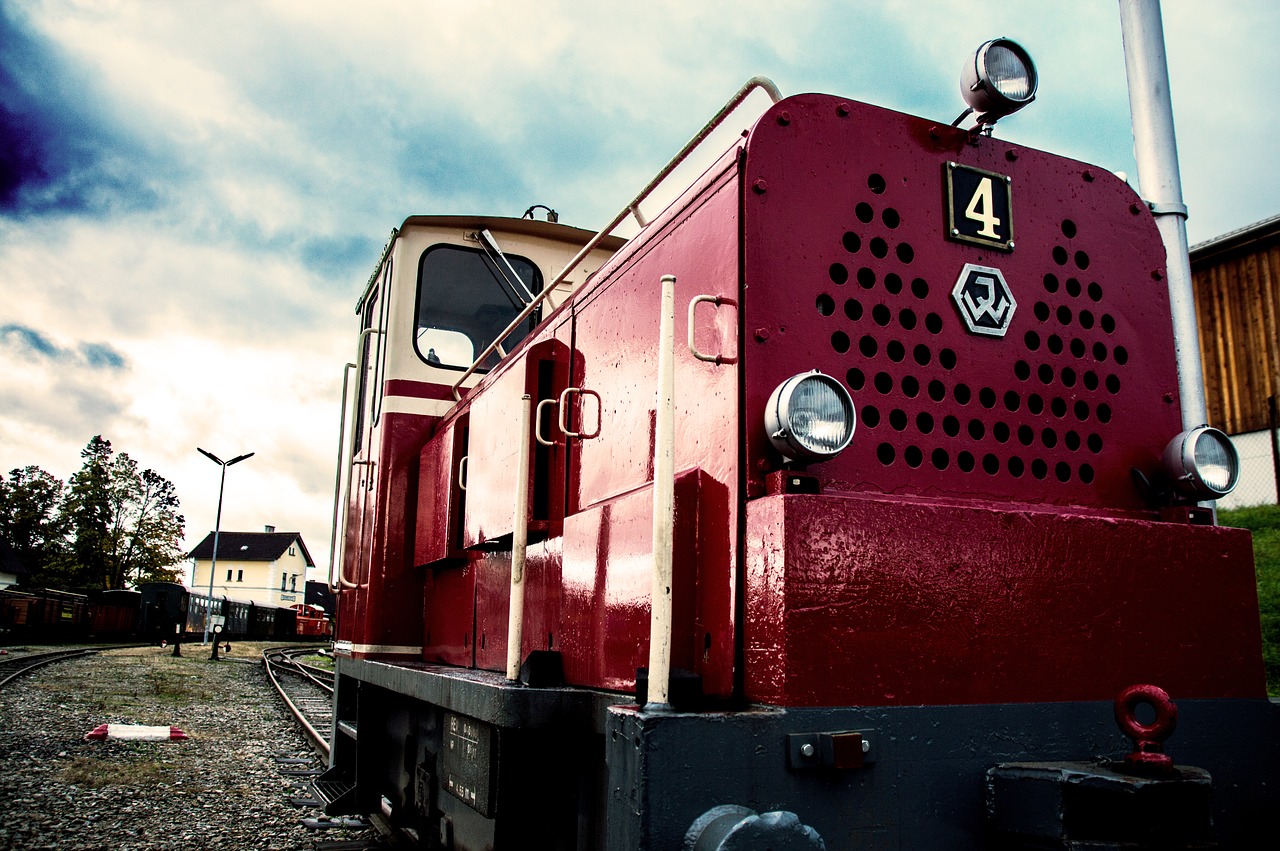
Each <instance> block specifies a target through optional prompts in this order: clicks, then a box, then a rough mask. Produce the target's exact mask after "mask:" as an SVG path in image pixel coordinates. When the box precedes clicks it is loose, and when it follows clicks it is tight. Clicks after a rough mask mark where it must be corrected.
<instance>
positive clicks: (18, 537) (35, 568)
mask: <svg viewBox="0 0 1280 851" xmlns="http://www.w3.org/2000/svg"><path fill="white" fill-rule="evenodd" d="M62 498H63V484H62V481H61V480H60V479H58V478H57V477H55V476H54V475H53V474H51V473H48V472H46V471H44V470H42V469H40V468H39V467H36V466H27V467H21V468H15V469H13V470H10V471H9V480H8V481H7V482H6V481H5V480H4V477H3V476H0V538H4V540H5V541H6V542H8V544H9V547H10V548H11V550H12V552H13V555H14V557H15V558H16V559H17V561H18V562H19V563H21V564H22V565H23V566H24V567H26V568H27V569H28V570H30V571H31V579H30V580H29V582H30V584H41V585H43V584H49V580H50V579H54V580H55V581H57V579H58V575H59V574H60V573H61V571H62V570H63V569H64V568H65V563H66V556H67V539H66V531H67V528H66V524H65V522H64V520H63V516H62V512H61V503H62Z"/></svg>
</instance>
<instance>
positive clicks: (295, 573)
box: [190, 526, 315, 606]
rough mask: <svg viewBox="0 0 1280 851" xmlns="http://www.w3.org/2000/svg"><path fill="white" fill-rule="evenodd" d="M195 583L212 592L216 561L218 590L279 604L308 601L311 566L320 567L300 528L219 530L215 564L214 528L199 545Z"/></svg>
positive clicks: (233, 597)
mask: <svg viewBox="0 0 1280 851" xmlns="http://www.w3.org/2000/svg"><path fill="white" fill-rule="evenodd" d="M190 558H192V559H193V560H194V561H195V568H194V570H193V575H192V580H191V588H192V590H193V591H195V592H198V593H204V594H207V593H208V592H209V568H210V567H211V566H213V569H214V571H215V572H214V575H213V596H215V597H227V598H228V599H231V600H241V601H243V602H252V603H260V604H269V605H275V606H291V605H293V604H294V603H302V602H305V599H306V589H307V568H309V567H315V562H314V561H312V560H311V554H310V553H309V552H307V545H306V544H304V543H303V542H302V536H301V535H299V534H298V533H297V532H277V531H276V529H275V527H274V526H267V527H266V531H265V532H226V531H223V532H219V533H218V558H217V564H216V566H214V565H213V533H212V532H210V533H209V534H208V535H207V536H206V537H205V539H204V540H203V541H201V542H200V543H199V544H198V545H197V546H196V548H195V549H194V550H192V551H191V555H190Z"/></svg>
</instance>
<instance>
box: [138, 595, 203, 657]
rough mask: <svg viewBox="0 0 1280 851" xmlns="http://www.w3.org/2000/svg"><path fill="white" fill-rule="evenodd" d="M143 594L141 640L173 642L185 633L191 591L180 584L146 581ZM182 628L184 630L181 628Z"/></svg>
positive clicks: (140, 623) (140, 620)
mask: <svg viewBox="0 0 1280 851" xmlns="http://www.w3.org/2000/svg"><path fill="white" fill-rule="evenodd" d="M138 593H140V594H141V595H142V599H141V616H140V619H139V630H138V632H139V637H140V638H141V639H142V640H144V641H150V642H154V643H157V644H158V643H160V642H161V641H173V637H174V635H175V634H177V633H179V632H185V631H186V628H187V616H188V607H189V598H190V596H191V592H190V591H188V590H187V589H186V587H185V586H183V585H179V584H178V583H176V582H144V583H142V584H141V585H139V586H138ZM179 627H181V629H179Z"/></svg>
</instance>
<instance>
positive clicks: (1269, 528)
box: [1218, 505, 1280, 697]
mask: <svg viewBox="0 0 1280 851" xmlns="http://www.w3.org/2000/svg"><path fill="white" fill-rule="evenodd" d="M1218 522H1219V523H1221V524H1222V525H1223V526H1236V527H1239V528H1241V529H1248V530H1249V531H1250V532H1252V533H1253V559H1254V564H1255V567H1256V569H1257V575H1258V608H1259V610H1260V611H1261V614H1262V659H1263V662H1264V663H1265V664H1266V668H1267V692H1268V694H1270V695H1271V696H1272V697H1280V505H1256V506H1252V507H1249V508H1237V509H1235V510H1234V511H1220V512H1218Z"/></svg>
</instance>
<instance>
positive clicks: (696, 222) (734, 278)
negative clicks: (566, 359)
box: [563, 155, 741, 696]
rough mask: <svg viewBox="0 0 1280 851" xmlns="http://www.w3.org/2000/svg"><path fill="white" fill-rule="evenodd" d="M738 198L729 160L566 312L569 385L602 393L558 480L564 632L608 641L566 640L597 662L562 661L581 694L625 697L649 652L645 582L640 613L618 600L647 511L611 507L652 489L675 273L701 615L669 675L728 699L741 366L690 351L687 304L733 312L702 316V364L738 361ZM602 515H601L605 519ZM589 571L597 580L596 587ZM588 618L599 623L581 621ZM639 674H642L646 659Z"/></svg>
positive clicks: (680, 459) (678, 643)
mask: <svg viewBox="0 0 1280 851" xmlns="http://www.w3.org/2000/svg"><path fill="white" fill-rule="evenodd" d="M739 194H740V187H739V181H738V169H737V158H736V157H734V156H732V155H730V156H727V157H725V158H724V159H723V160H722V161H721V164H720V166H719V168H718V170H715V171H713V172H712V173H711V174H710V175H709V176H708V177H707V178H705V179H704V181H703V182H702V183H701V184H700V185H699V187H698V189H697V190H695V191H694V192H692V193H691V194H690V195H689V196H688V197H686V198H685V199H683V200H682V201H680V202H678V203H677V204H676V205H675V206H674V207H673V208H672V209H671V210H669V211H668V212H667V213H666V214H664V218H663V220H661V221H659V222H657V223H655V224H654V225H652V226H651V227H652V230H651V231H650V233H649V235H647V236H645V237H643V238H642V241H641V242H640V243H639V244H637V245H635V246H632V247H631V248H630V249H629V253H628V254H627V256H626V257H624V258H622V259H620V260H619V261H618V262H617V264H616V265H615V266H613V267H612V268H611V269H610V270H609V275H608V278H607V279H606V280H604V281H602V282H601V284H600V285H598V286H597V287H596V288H595V289H593V290H591V291H589V292H587V293H585V294H584V295H583V296H582V297H581V298H580V299H579V300H578V301H576V302H575V303H574V306H573V309H574V355H575V359H574V370H575V372H574V375H573V382H574V385H575V386H577V387H581V388H584V389H587V390H594V391H596V392H598V393H599V394H600V404H599V409H600V428H599V431H600V434H599V436H598V437H596V438H593V439H590V440H586V439H583V440H578V439H573V440H571V441H570V453H571V454H570V462H569V471H568V481H567V489H568V495H567V500H568V512H569V514H570V517H568V518H566V521H565V544H564V548H565V566H564V577H565V579H564V581H565V599H564V603H563V605H564V607H565V622H566V627H567V628H570V629H577V630H587V631H588V632H590V630H592V629H596V628H598V629H601V630H603V631H602V632H601V633H600V634H599V635H589V634H586V635H581V636H580V637H579V638H575V646H577V644H576V642H581V643H582V644H583V646H591V647H593V652H595V653H597V654H604V655H603V656H602V657H601V658H600V659H599V660H596V661H593V662H591V663H590V667H589V668H587V669H584V668H581V667H579V663H577V662H572V663H571V662H569V661H566V668H567V669H568V670H571V671H573V672H574V676H578V675H579V672H581V675H582V676H585V677H587V679H586V680H585V681H584V684H588V685H602V686H604V687H607V688H624V689H629V688H631V687H632V684H633V681H634V675H635V666H636V658H637V657H636V654H637V648H638V647H647V645H648V629H649V621H648V599H647V595H648V590H647V580H646V584H645V591H644V601H643V603H641V602H638V600H639V597H637V596H634V595H632V594H631V593H630V591H623V590H620V589H630V588H631V587H632V584H633V582H639V580H638V579H637V578H636V575H633V571H635V570H638V567H637V565H638V561H636V559H637V558H638V556H637V553H640V552H644V553H647V552H648V550H649V547H650V544H649V541H648V537H649V536H650V535H651V526H650V525H647V524H650V523H651V520H650V519H649V518H650V509H649V507H648V498H647V497H646V498H645V499H644V500H642V501H643V502H644V508H643V512H642V514H641V509H640V508H639V507H638V506H637V507H635V508H634V509H631V508H630V506H631V503H630V501H629V500H630V499H632V497H630V496H628V497H626V499H624V500H623V501H622V502H620V503H617V504H615V503H614V502H612V500H615V498H616V497H619V495H623V494H632V493H633V492H639V491H640V490H642V489H643V490H645V491H646V492H647V489H648V487H649V485H650V483H651V482H652V478H653V455H654V411H655V404H656V394H657V353H656V352H657V343H658V325H659V322H658V311H659V306H660V293H661V279H662V276H663V275H675V276H676V279H677V285H676V320H675V338H676V352H675V370H676V399H675V408H676V413H675V428H676V439H675V467H676V469H677V470H698V471H699V473H700V477H701V484H700V485H699V486H698V488H697V491H698V493H699V494H700V496H699V497H698V499H699V500H700V504H699V506H698V508H697V510H696V511H688V512H686V513H685V514H684V515H682V516H684V517H688V518H691V520H690V521H689V522H693V521H692V518H694V517H695V516H696V517H697V523H698V529H699V530H701V531H699V532H698V533H697V534H701V535H705V536H706V540H705V541H703V542H701V543H700V542H699V541H698V539H697V538H696V537H693V538H690V537H687V536H688V535H690V534H693V532H692V530H688V529H681V530H679V531H678V533H677V534H678V535H682V536H686V537H684V539H683V540H686V541H688V542H689V546H692V547H693V548H694V549H693V550H690V551H688V552H694V551H696V552H698V558H697V560H696V561H694V562H686V564H687V565H688V566H687V568H686V569H687V570H688V571H689V572H690V573H689V580H688V581H690V582H692V583H694V586H696V589H697V591H696V605H695V609H696V616H694V615H691V619H689V620H685V621H683V622H682V623H681V624H680V625H679V626H678V627H677V629H676V630H675V634H674V636H673V643H674V645H675V647H676V648H677V651H676V652H677V654H678V655H681V657H682V658H684V659H685V662H678V663H677V665H678V666H682V667H691V668H692V669H693V670H695V671H697V672H698V673H700V674H701V675H702V677H703V684H704V688H705V689H706V691H707V692H708V693H711V694H716V695H722V696H727V695H729V694H730V693H731V692H732V688H733V660H734V639H733V629H734V627H733V618H734V604H733V601H734V585H735V581H736V580H735V577H736V564H737V553H738V536H737V529H738V522H739V521H738V518H739V516H740V515H739V511H740V507H739V501H738V496H737V495H738V493H739V487H740V486H739V463H740V446H741V434H740V426H739V417H738V408H739V401H738V400H739V389H738V367H737V366H736V365H735V364H734V363H732V362H728V363H709V362H705V361H702V360H698V359H697V358H695V356H694V355H693V354H692V353H691V352H690V350H689V348H688V347H687V345H686V340H687V337H688V305H689V304H690V302H691V301H692V300H693V299H694V298H695V297H696V296H698V295H710V296H721V297H724V298H727V299H729V300H730V301H731V302H733V303H725V304H721V305H720V306H719V307H716V306H714V305H712V304H703V305H701V306H700V307H699V310H698V312H697V313H696V316H695V323H696V327H695V334H694V337H695V342H696V344H697V347H698V349H699V351H701V352H703V353H705V354H709V355H714V354H720V355H723V356H725V357H726V358H728V359H733V358H736V356H737V355H738V352H739V345H740V343H739V339H738V337H739V327H738V313H737V308H736V301H737V300H738V298H739V295H740V293H739V275H738V254H739V243H738V209H739ZM587 405H588V406H591V403H587ZM592 408H594V406H592ZM588 416H590V414H589V415H588ZM587 425H588V426H589V425H591V423H588V424H587ZM606 505H607V506H610V507H609V508H608V510H604V509H602V508H600V507H601V506H606ZM624 506H626V508H625V509H624ZM584 511H590V514H589V516H588V517H585V518H576V519H575V518H574V517H573V516H572V515H573V514H574V513H575V512H584ZM619 511H622V513H621V514H619V513H618V512H619ZM620 523H623V524H627V525H626V527H625V528H623V527H621V526H618V524H620ZM676 553H677V559H678V560H680V559H684V558H686V557H687V553H686V552H685V551H682V545H677V547H676ZM598 571H603V575H601V576H599V577H597V576H596V574H597V572H598ZM636 594H639V592H638V591H636ZM588 599H590V600H592V601H593V604H594V605H596V606H598V607H599V608H597V609H595V610H593V611H594V613H589V611H588V609H587V608H585V601H586V600H588ZM690 599H691V600H693V599H694V598H693V597H691V598H690ZM588 617H590V618H595V619H596V620H597V621H599V624H598V625H597V626H596V627H588V626H585V625H583V624H580V623H579V621H581V620H582V619H585V618H588ZM694 618H696V619H694ZM686 662H687V663H688V664H687V665H686ZM641 664H647V655H646V656H645V657H644V658H643V659H642V661H641Z"/></svg>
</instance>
